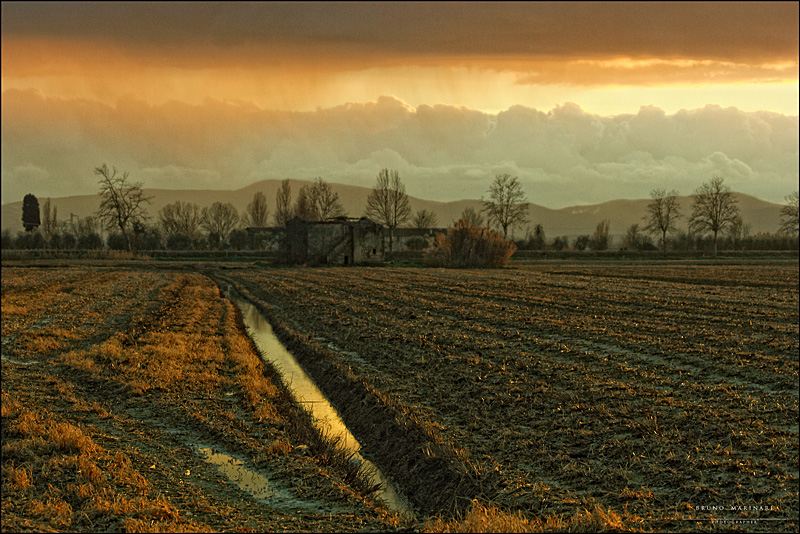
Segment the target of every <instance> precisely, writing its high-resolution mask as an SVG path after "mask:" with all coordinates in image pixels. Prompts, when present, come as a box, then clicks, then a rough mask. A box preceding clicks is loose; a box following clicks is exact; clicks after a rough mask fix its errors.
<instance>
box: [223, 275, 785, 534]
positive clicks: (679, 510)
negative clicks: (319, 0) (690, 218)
mask: <svg viewBox="0 0 800 534" xmlns="http://www.w3.org/2000/svg"><path fill="white" fill-rule="evenodd" d="M211 274H213V276H215V277H216V278H217V279H220V280H223V281H225V282H226V283H231V284H232V285H233V286H234V287H235V289H236V291H238V292H239V293H240V294H241V295H243V296H244V297H245V298H247V299H249V300H250V301H252V302H254V303H255V304H257V306H258V307H259V308H260V309H261V310H262V312H263V314H264V315H265V316H267V317H268V318H269V319H270V321H271V322H272V324H273V326H274V327H275V331H276V333H277V335H278V336H279V337H280V338H281V339H282V341H284V343H285V344H286V345H287V346H288V347H289V348H290V349H291V350H292V351H293V352H294V353H295V355H296V356H297V357H298V358H299V359H300V361H301V363H303V365H304V366H306V367H307V369H309V371H310V373H311V374H312V376H314V377H315V379H316V380H317V381H318V383H319V384H320V387H321V388H322V389H323V391H324V392H325V393H326V394H327V395H328V397H329V398H331V399H332V401H333V403H334V405H336V407H337V409H339V411H340V412H341V413H342V417H343V419H344V420H345V422H346V423H347V424H348V426H349V427H350V428H351V430H353V433H354V434H355V435H356V437H357V438H358V439H359V441H361V442H362V443H363V444H365V447H366V448H367V450H369V451H372V453H373V455H374V460H375V461H376V463H378V464H379V465H381V467H382V469H384V471H385V472H386V471H388V473H389V474H390V475H391V476H393V477H394V479H395V480H396V481H398V482H399V484H400V486H401V488H402V489H403V490H404V491H405V492H406V494H407V495H408V496H409V498H410V499H411V500H412V502H413V504H415V505H416V506H417V507H418V509H420V510H422V511H424V512H426V513H437V512H438V513H444V514H453V513H456V512H457V511H458V510H464V509H466V508H468V507H469V506H470V503H472V502H473V500H474V502H488V503H492V504H493V505H497V506H498V507H500V508H502V509H504V510H507V511H510V512H513V513H519V514H522V516H524V517H526V518H532V519H542V518H547V517H549V518H563V517H570V516H575V515H579V514H586V513H590V514H591V513H593V514H595V516H598V517H602V518H605V519H607V522H606V525H615V528H617V529H625V530H643V531H695V530H706V529H708V530H714V529H717V528H720V526H721V525H723V526H724V528H725V529H726V530H739V531H763V532H772V531H783V532H794V531H796V529H797V527H798V520H797V517H798V491H797V488H798V467H797V466H798V422H797V421H798V263H797V261H796V260H791V261H772V262H740V263H736V262H728V263H713V262H702V261H700V262H684V263H680V262H672V263H666V262H664V263H662V262H637V263H624V262H608V263H597V264H592V263H591V262H582V263H580V264H570V263H568V262H553V263H544V262H543V263H541V264H531V265H526V266H524V267H521V268H516V269H505V270H475V271H469V270H443V269H414V268H395V269H389V268H383V269H376V268H293V269H278V268H274V269H271V268H255V267H252V268H243V269H237V270H226V271H221V270H218V271H216V272H214V273H211Z"/></svg>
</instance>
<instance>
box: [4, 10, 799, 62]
mask: <svg viewBox="0 0 800 534" xmlns="http://www.w3.org/2000/svg"><path fill="white" fill-rule="evenodd" d="M2 33H3V38H4V39H12V38H16V37H27V38H30V37H38V38H53V39H58V38H68V39H73V40H75V39H78V40H88V41H91V42H98V43H106V44H109V43H115V44H116V45H118V46H122V47H124V48H127V49H129V50H140V51H142V52H144V51H147V50H151V51H158V52H159V54H166V55H172V56H174V57H175V58H183V59H185V58H188V57H197V55H198V54H199V55H200V56H201V57H205V59H206V60H208V59H209V57H208V56H209V54H212V55H217V56H220V57H222V56H224V57H226V58H227V59H231V58H233V57H236V56H237V55H240V54H241V53H242V51H247V52H248V53H249V54H254V55H261V56H262V57H264V56H269V55H273V54H283V55H288V56H290V57H302V58H305V59H306V60H311V59H313V58H322V59H330V58H331V57H336V58H338V59H339V60H342V61H346V60H350V61H356V62H358V61H364V62H368V63H369V62H373V63H374V62H381V61H393V60H395V59H397V58H407V57H411V58H418V59H420V60H422V59H424V58H425V57H450V58H451V59H453V58H464V57H487V56H488V57H503V58H517V59H519V58H527V57H535V58H575V57H579V58H598V57H618V56H625V57H657V58H695V59H713V60H721V61H734V62H745V63H746V62H768V61H776V60H792V61H796V60H797V56H798V3H797V2H652V3H651V2H507V3H506V2H491V3H482V2H478V3H471V2H434V3H417V2H397V3H394V2H322V3H317V2H310V3H309V2H289V3H282V2H198V3H194V2H191V3H190V2H134V3H117V2H97V3H95V2H3V3H2ZM187 61H188V59H187Z"/></svg>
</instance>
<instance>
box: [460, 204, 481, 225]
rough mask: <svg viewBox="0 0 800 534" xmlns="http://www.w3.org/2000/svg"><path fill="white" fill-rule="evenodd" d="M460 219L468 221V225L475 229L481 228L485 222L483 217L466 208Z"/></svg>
mask: <svg viewBox="0 0 800 534" xmlns="http://www.w3.org/2000/svg"><path fill="white" fill-rule="evenodd" d="M460 219H461V220H463V221H467V224H468V225H470V226H474V227H475V228H481V227H482V226H483V222H484V221H483V215H481V214H480V213H478V212H477V211H475V210H474V209H472V208H464V211H462V212H461V217H460Z"/></svg>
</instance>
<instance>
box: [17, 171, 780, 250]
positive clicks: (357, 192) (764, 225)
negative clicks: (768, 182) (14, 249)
mask: <svg viewBox="0 0 800 534" xmlns="http://www.w3.org/2000/svg"><path fill="white" fill-rule="evenodd" d="M280 183H281V182H280V180H264V181H261V182H256V183H254V184H251V185H249V186H247V187H244V188H242V189H237V190H235V191H230V190H170V189H145V193H146V194H147V195H152V196H153V202H152V204H151V205H150V207H149V209H148V211H149V213H150V215H151V216H152V217H153V219H156V218H157V216H158V211H159V210H160V209H161V208H163V207H164V206H166V205H167V204H171V203H173V202H175V201H178V200H180V201H183V202H194V203H196V204H198V205H200V206H201V207H205V206H210V205H211V204H212V203H214V202H230V203H231V204H233V205H234V206H236V209H237V210H239V211H240V212H241V211H244V209H245V208H246V207H247V204H248V203H249V202H250V201H252V199H253V195H254V194H255V193H256V192H258V191H261V192H263V193H264V194H265V195H266V197H267V199H268V202H269V206H270V214H272V213H274V210H275V195H276V192H277V190H278V188H279V187H280ZM289 183H290V185H291V188H292V194H293V197H296V196H297V192H298V191H299V190H300V188H301V187H302V186H303V185H306V184H310V183H311V182H308V181H302V180H290V181H289ZM331 185H332V186H333V189H334V191H335V192H337V193H338V194H339V199H340V200H341V202H342V205H343V206H344V208H345V210H346V211H347V213H348V214H349V215H350V216H352V217H359V216H361V215H363V214H364V207H365V206H366V203H367V196H368V195H369V192H370V190H371V189H370V188H368V187H358V186H352V185H343V184H333V183H332V184H331ZM734 195H735V197H736V199H737V200H738V202H739V210H740V213H741V215H742V219H743V220H744V222H745V224H749V225H750V232H751V233H758V232H769V233H774V232H776V231H777V229H778V226H779V224H780V210H781V207H782V205H781V204H775V203H772V202H766V201H763V200H759V199H757V198H755V197H752V196H748V195H744V194H741V193H735V194H734ZM45 198H46V197H41V198H39V205H40V206H41V205H42V204H44V201H45ZM649 202H650V199H638V200H612V201H609V202H603V203H602V204H592V205H584V206H570V207H566V208H561V209H550V208H546V207H544V206H539V205H537V204H531V206H530V208H529V212H528V215H529V220H530V222H529V223H528V227H529V228H530V229H532V228H533V227H534V226H535V225H536V224H541V225H542V226H544V231H545V235H546V236H547V238H548V239H553V238H554V237H558V236H568V237H574V236H577V235H583V234H589V235H591V234H592V233H593V232H594V229H595V227H596V226H597V224H598V223H599V222H600V221H603V220H608V221H610V224H609V232H610V233H611V234H612V235H613V236H615V239H614V241H613V242H612V247H613V246H614V245H615V244H616V245H619V243H620V242H621V236H622V235H624V234H625V231H626V230H627V229H628V227H630V226H631V225H632V224H637V223H638V224H639V225H640V227H641V226H644V224H643V221H642V218H643V217H644V216H645V214H646V210H647V204H648V203H649ZM50 203H51V205H54V206H56V207H57V208H58V219H59V220H61V221H63V220H69V219H70V216H71V215H73V216H76V217H86V216H88V215H92V214H93V213H94V212H95V211H96V210H97V207H98V204H99V200H98V196H97V195H81V196H71V197H58V198H51V199H50ZM409 203H410V205H411V211H412V213H415V212H417V211H418V210H422V209H426V210H429V211H432V212H433V213H435V214H436V216H437V219H438V226H440V227H445V226H450V225H451V224H452V223H453V221H455V220H456V219H457V218H458V217H459V216H460V215H461V213H462V212H463V211H464V209H465V208H467V207H471V208H473V209H475V210H476V211H480V209H481V206H482V203H481V201H480V200H468V199H467V200H457V201H452V202H437V201H433V200H424V199H420V198H415V197H409ZM680 203H681V207H682V209H683V214H684V218H683V219H682V221H681V222H682V223H683V224H682V225H679V226H681V227H685V221H686V215H688V214H689V213H691V205H692V198H691V197H680ZM21 219H22V202H12V203H10V204H3V206H2V228H3V230H5V229H6V228H8V229H11V231H12V233H16V232H18V231H22V230H23V228H22V220H21ZM525 234H526V228H522V229H520V228H516V229H514V235H515V237H516V238H523V237H525Z"/></svg>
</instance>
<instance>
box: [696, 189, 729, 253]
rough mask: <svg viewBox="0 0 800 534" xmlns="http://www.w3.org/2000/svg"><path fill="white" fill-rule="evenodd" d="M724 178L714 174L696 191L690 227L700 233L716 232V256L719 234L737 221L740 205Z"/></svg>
mask: <svg viewBox="0 0 800 534" xmlns="http://www.w3.org/2000/svg"><path fill="white" fill-rule="evenodd" d="M723 182H724V179H723V178H722V177H720V176H714V177H713V178H712V179H711V180H710V181H709V182H706V183H704V184H703V185H701V186H700V187H698V188H697V189H695V192H694V205H693V206H692V217H691V218H690V219H689V228H690V229H691V230H692V231H693V232H697V233H698V234H704V233H706V232H711V233H712V234H714V257H716V256H717V235H718V234H719V233H720V232H721V231H723V230H725V229H726V228H728V227H730V226H731V225H732V224H734V223H735V222H736V217H737V216H738V215H739V207H738V206H737V205H736V199H735V198H733V194H732V193H731V191H730V189H729V188H728V187H727V186H725V185H723Z"/></svg>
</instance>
